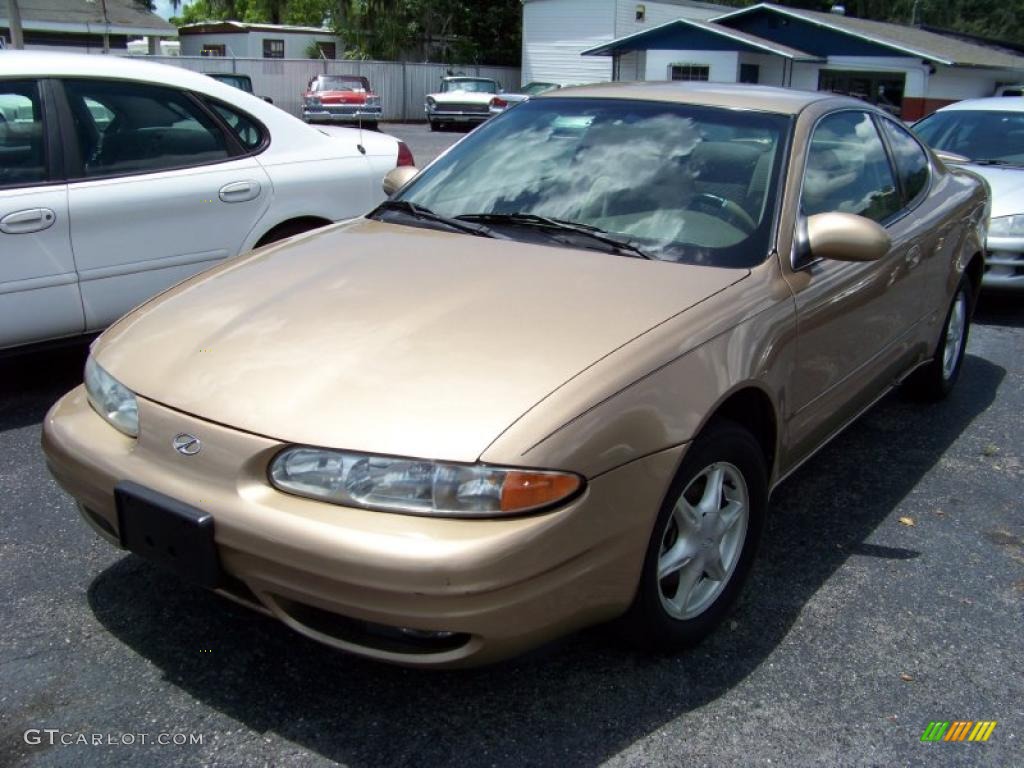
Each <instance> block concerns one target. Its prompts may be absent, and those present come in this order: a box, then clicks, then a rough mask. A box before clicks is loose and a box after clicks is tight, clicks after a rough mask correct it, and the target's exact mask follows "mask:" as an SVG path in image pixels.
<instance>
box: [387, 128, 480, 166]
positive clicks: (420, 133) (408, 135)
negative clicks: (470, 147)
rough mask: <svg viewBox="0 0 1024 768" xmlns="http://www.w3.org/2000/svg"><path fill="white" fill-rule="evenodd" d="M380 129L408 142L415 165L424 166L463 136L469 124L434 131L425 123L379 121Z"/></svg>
mask: <svg viewBox="0 0 1024 768" xmlns="http://www.w3.org/2000/svg"><path fill="white" fill-rule="evenodd" d="M380 131H381V133H387V134H390V135H391V136H394V137H395V138H396V139H401V140H402V141H404V142H405V143H406V144H408V145H409V147H410V148H411V149H412V154H413V157H414V158H415V159H416V165H417V166H419V167H420V168H425V167H426V166H427V164H428V163H430V162H432V161H433V160H434V158H435V157H437V156H438V155H440V154H441V153H442V152H444V151H445V150H446V149H448V147H450V146H451V145H452V144H454V143H455V142H456V141H458V140H459V139H461V138H462V137H463V136H465V135H466V133H467V132H468V131H469V126H466V127H465V128H463V127H456V128H450V129H449V130H447V131H436V132H435V131H431V130H430V127H429V126H428V125H427V124H426V123H381V124H380Z"/></svg>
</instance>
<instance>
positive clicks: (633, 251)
mask: <svg viewBox="0 0 1024 768" xmlns="http://www.w3.org/2000/svg"><path fill="white" fill-rule="evenodd" d="M455 218H457V219H458V220H459V221H471V222H479V223H481V224H518V225H523V226H527V227H536V228H538V229H553V230H557V231H559V232H572V233H573V234H575V235H582V236H584V237H587V238H589V239H591V240H594V241H596V242H599V243H604V244H605V245H608V246H610V247H611V248H613V249H614V250H615V252H616V253H621V254H624V255H626V256H633V257H635V258H638V259H653V258H654V257H653V256H651V255H649V254H647V253H645V252H644V251H643V250H642V249H640V248H639V247H637V246H635V245H633V243H631V242H629V241H628V240H621V239H619V238H617V237H615V236H614V235H611V234H609V233H608V232H605V231H604V230H603V229H600V228H599V227H592V226H591V225H589V224H580V223H578V222H575V221H565V220H564V219H553V218H551V217H549V216H539V215H537V214H536V213H464V214H462V215H461V216H456V217H455Z"/></svg>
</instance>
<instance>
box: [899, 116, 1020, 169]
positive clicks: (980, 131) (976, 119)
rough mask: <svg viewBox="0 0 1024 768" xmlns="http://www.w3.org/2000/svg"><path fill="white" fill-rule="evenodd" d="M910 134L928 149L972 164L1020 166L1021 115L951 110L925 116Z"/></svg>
mask: <svg viewBox="0 0 1024 768" xmlns="http://www.w3.org/2000/svg"><path fill="white" fill-rule="evenodd" d="M914 131H915V132H916V133H917V135H918V136H920V137H921V138H922V139H923V140H924V141H925V143H927V144H929V145H930V146H931V147H932V148H934V149H942V150H945V151H947V152H954V153H956V154H958V155H963V156H964V157H966V158H968V159H970V160H974V161H975V162H996V163H1007V164H1009V165H1024V112H997V111H994V110H977V111H974V110H967V109H962V110H961V109H951V110H950V111H948V112H936V113H935V114H933V115H930V116H929V117H926V118H925V119H924V120H921V121H920V122H918V123H916V124H915V125H914Z"/></svg>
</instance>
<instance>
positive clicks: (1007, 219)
mask: <svg viewBox="0 0 1024 768" xmlns="http://www.w3.org/2000/svg"><path fill="white" fill-rule="evenodd" d="M914 130H915V131H916V132H917V134H918V135H919V136H920V137H921V138H922V139H924V141H925V142H927V143H928V144H930V145H931V146H932V148H933V149H935V150H937V151H938V152H939V153H940V157H942V158H943V160H945V161H946V162H955V163H959V164H962V165H964V166H965V167H967V168H970V169H971V170H972V171H974V172H975V173H977V174H978V175H980V176H983V177H984V178H985V181H987V182H988V184H989V186H990V187H991V188H992V220H991V222H990V224H989V230H988V240H987V241H986V246H987V250H988V253H987V254H986V256H985V275H984V277H983V278H982V285H984V286H985V287H986V288H999V289H1009V290H1016V291H1024V99H1021V98H1020V97H1008V96H994V97H990V98H986V99H968V100H966V101H959V102H957V103H955V104H950V105H949V106H948V107H943V108H942V109H940V110H939V111H938V112H935V113H933V114H931V115H929V116H928V117H926V118H924V119H923V120H920V121H918V122H917V123H915V124H914Z"/></svg>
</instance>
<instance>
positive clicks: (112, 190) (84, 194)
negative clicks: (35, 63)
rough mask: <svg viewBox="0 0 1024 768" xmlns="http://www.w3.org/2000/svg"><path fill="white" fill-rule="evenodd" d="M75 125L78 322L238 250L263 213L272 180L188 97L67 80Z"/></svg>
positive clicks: (89, 322)
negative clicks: (81, 313) (80, 311)
mask: <svg viewBox="0 0 1024 768" xmlns="http://www.w3.org/2000/svg"><path fill="white" fill-rule="evenodd" d="M63 85H64V92H65V94H66V100H67V108H68V110H69V113H70V115H71V122H72V124H73V126H74V129H75V133H76V138H77V142H76V149H77V154H78V158H77V164H78V167H79V169H80V170H79V173H78V174H77V178H73V179H71V181H70V183H69V186H68V201H69V207H70V211H71V220H72V226H71V241H72V245H73V247H74V252H75V261H76V264H77V266H78V272H79V279H80V286H81V293H82V302H83V305H84V307H85V322H86V327H87V329H88V330H96V329H100V328H103V327H105V326H107V325H109V324H110V323H111V322H113V321H114V320H115V319H117V318H118V317H120V316H121V315H122V314H124V313H125V312H127V311H128V310H129V309H131V308H132V307H134V306H136V305H137V304H139V303H140V302H142V301H145V300H146V299H147V298H149V297H151V296H153V295H154V294H156V293H158V292H160V291H162V290H163V289H165V288H167V287H169V286H171V285H173V284H175V283H177V282H179V281H181V280H183V279H185V278H186V277H189V276H190V275H192V274H194V273H195V272H198V271H200V270H202V269H205V268H207V267H209V266H211V265H213V264H215V263H216V262H218V261H220V260H222V259H224V258H226V257H228V256H234V255H236V254H237V253H238V252H239V251H240V249H241V247H242V244H243V242H244V241H245V239H246V236H247V235H248V234H249V232H250V230H252V228H253V226H254V225H255V224H256V222H257V221H258V220H259V219H260V217H261V216H262V215H263V213H264V212H265V211H266V209H267V207H268V205H269V201H270V198H271V192H272V190H271V187H270V179H269V178H268V177H267V175H266V173H265V172H264V170H263V168H262V167H261V166H260V164H259V163H258V162H257V161H256V159H255V158H254V157H252V156H251V155H250V154H247V153H248V152H249V151H250V150H249V148H247V147H244V146H242V145H241V144H240V142H239V141H238V137H237V136H234V135H232V133H231V132H230V131H229V130H228V129H227V128H226V126H224V125H222V124H221V123H220V122H218V120H217V119H215V118H214V117H212V115H211V114H210V112H208V111H207V110H206V108H205V107H204V106H202V105H200V104H199V103H198V102H197V100H195V99H194V98H193V97H191V96H190V95H189V94H187V93H185V92H183V91H180V90H177V89H174V88H168V87H163V86H155V85H148V84H140V83H128V82H124V81H109V80H85V79H74V80H65V81H64V83H63Z"/></svg>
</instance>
